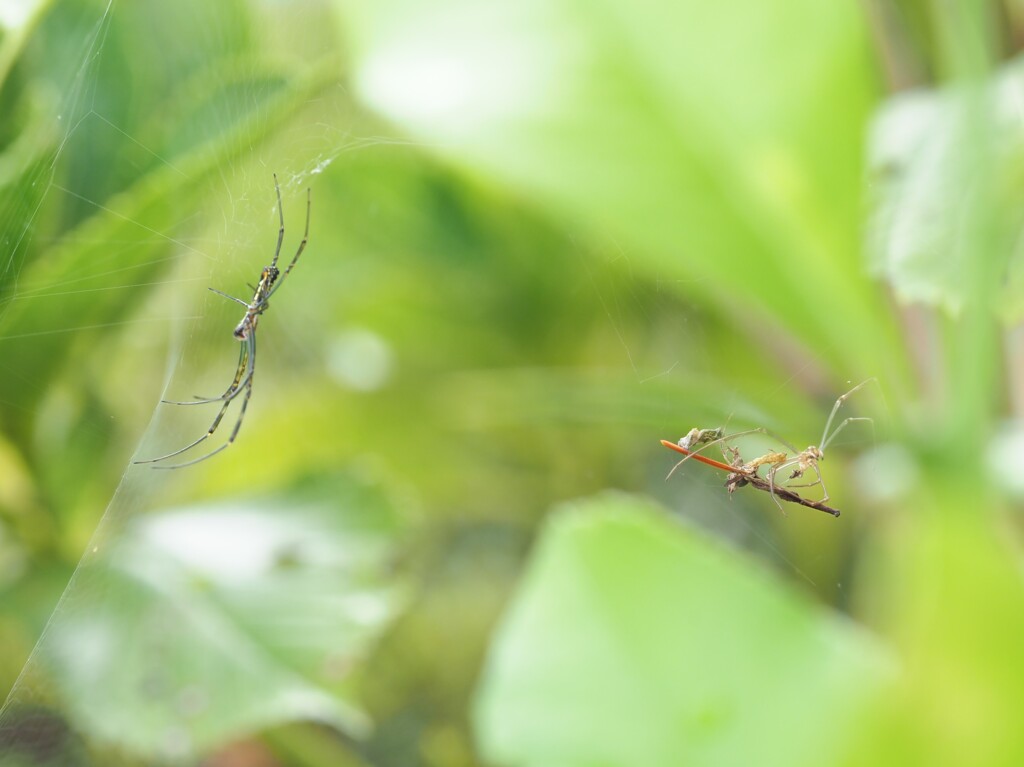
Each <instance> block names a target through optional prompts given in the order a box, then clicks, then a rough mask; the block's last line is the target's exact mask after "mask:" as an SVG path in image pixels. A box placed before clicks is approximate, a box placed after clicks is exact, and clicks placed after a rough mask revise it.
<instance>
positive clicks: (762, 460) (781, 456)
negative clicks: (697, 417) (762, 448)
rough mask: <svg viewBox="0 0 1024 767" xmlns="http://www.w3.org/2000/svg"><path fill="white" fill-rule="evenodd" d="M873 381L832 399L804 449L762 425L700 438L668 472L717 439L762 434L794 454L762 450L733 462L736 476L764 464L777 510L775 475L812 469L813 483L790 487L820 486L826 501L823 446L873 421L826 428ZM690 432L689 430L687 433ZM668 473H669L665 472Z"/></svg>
mask: <svg viewBox="0 0 1024 767" xmlns="http://www.w3.org/2000/svg"><path fill="white" fill-rule="evenodd" d="M876 380H877V379H875V378H869V379H867V380H866V381H861V382H860V383H859V384H857V385H856V386H854V387H853V388H852V389H850V390H849V391H848V392H846V394H844V395H843V396H841V397H839V399H837V400H836V403H835V405H833V406H832V412H831V413H829V415H828V420H827V421H825V429H824V430H823V431H822V433H821V441H820V442H819V443H818V444H817V445H808V446H807V447H806V448H805V449H804V450H797V449H796V448H795V447H794V446H793V445H791V444H790V443H789V442H787V441H786V440H784V439H782V438H781V437H779V436H778V435H776V434H773V433H772V432H770V431H768V429H766V428H764V427H763V426H759V427H757V428H756V429H747V430H746V431H741V432H737V433H736V434H729V435H727V436H724V437H719V438H717V439H712V440H709V441H704V442H703V444H701V445H700V446H699V447H697V448H696V449H693V450H690V451H689V454H688V455H687V456H686V457H685V458H683V459H682V460H681V461H679V463H677V464H676V465H675V466H673V467H672V471H675V470H676V469H677V468H678V467H679V466H681V465H682V464H683V463H685V462H686V461H688V460H689V459H690V458H694V457H696V456H698V454H700V453H702V452H703V451H704V450H706V449H707V448H709V447H711V446H712V445H717V444H719V443H721V442H726V443H727V442H729V441H731V440H733V439H736V438H737V437H743V436H746V435H748V434H766V435H768V436H769V437H771V438H772V439H775V440H777V441H778V442H780V443H781V444H783V445H785V446H786V448H788V449H789V450H791V451H792V452H793V453H794V455H792V456H789V455H787V454H786V453H781V452H778V451H772V452H769V453H765V454H764V455H762V456H759V457H758V458H755V459H754V460H752V461H748V462H746V463H743V464H742V465H738V462H736V461H733V463H734V465H736V473H737V474H738V475H741V477H742V475H744V474H746V475H752V474H756V473H757V470H758V468H759V467H761V466H765V465H767V466H768V471H767V473H766V475H765V478H766V479H767V480H768V485H769V489H770V492H771V496H772V500H773V501H775V505H776V506H778V507H779V509H780V510H781V509H782V504H781V503H779V499H778V498H776V497H775V475H776V474H778V473H779V472H780V471H782V470H783V469H787V468H790V467H794V468H793V472H792V473H791V474H790V475H789V477H787V478H786V482H788V481H789V480H791V479H797V478H799V477H802V476H803V475H804V474H805V473H806V472H808V471H814V474H815V476H816V477H817V478H816V479H815V480H814V481H813V482H807V483H804V484H799V485H791V487H814V486H815V485H821V491H822V494H823V495H822V498H821V501H820V503H827V502H828V500H829V494H828V489H827V488H826V487H825V480H824V479H823V478H822V476H821V469H820V468H819V467H818V463H819V462H820V461H823V460H825V448H826V447H828V446H829V445H830V444H831V443H832V441H833V440H834V439H835V438H836V436H837V435H838V434H839V432H841V431H842V430H843V429H845V428H846V427H847V426H848V425H849V424H851V423H853V422H854V421H867V422H868V423H872V424H873V423H874V421H873V420H872V419H870V418H866V417H863V416H851V417H850V418H847V419H846V420H844V421H843V422H842V423H840V424H839V425H838V426H837V427H836V428H835V429H834V430H833V431H832V432H831V433H830V432H829V430H830V429H831V428H832V421H834V420H835V417H836V413H837V412H838V411H839V408H840V407H842V405H843V403H844V402H846V400H847V399H848V398H849V397H850V395H852V394H854V393H855V392H856V391H858V390H859V389H861V388H862V387H864V386H866V385H867V384H869V383H871V382H872V381H876ZM692 433H693V432H691V434H692ZM687 436H689V435H687ZM684 439H685V438H684ZM680 445H682V440H680ZM686 447H689V446H686ZM737 455H738V454H737ZM669 475H670V476H671V472H669Z"/></svg>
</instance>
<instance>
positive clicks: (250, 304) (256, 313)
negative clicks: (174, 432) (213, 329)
mask: <svg viewBox="0 0 1024 767" xmlns="http://www.w3.org/2000/svg"><path fill="white" fill-rule="evenodd" d="M274 189H275V190H276V192H277V212H278V216H279V218H280V220H281V228H280V229H279V230H278V233H277V248H276V249H275V250H274V258H273V260H272V261H271V263H270V265H269V266H265V267H263V271H262V272H260V279H259V282H257V283H256V285H255V286H250V287H252V288H253V296H252V301H243V300H242V299H241V298H235V297H234V296H230V295H228V294H227V293H223V292H221V291H219V290H217V289H216V288H210V290H211V291H213V292H214V293H216V294H218V295H221V296H224V298H227V299H229V300H231V301H234V302H235V303H239V304H241V305H242V306H244V307H245V315H244V316H243V317H242V319H241V321H240V322H239V323H238V324H237V325H236V326H235V329H234V331H233V335H234V337H235V339H236V340H237V341H239V342H240V343H241V348H240V349H239V353H238V366H237V367H236V368H235V377H234V379H233V380H232V381H231V385H230V386H228V388H227V389H226V390H225V392H224V393H223V394H222V395H220V396H219V397H205V398H204V397H197V398H195V399H194V400H189V401H187V402H178V401H176V400H166V399H165V400H161V401H162V402H164V403H166V404H168V405H206V404H210V403H214V402H219V403H221V408H220V411H219V412H218V413H217V416H216V418H214V419H213V423H212V424H210V428H209V429H207V430H206V433H205V434H203V435H202V436H201V437H199V439H197V440H195V441H193V442H191V443H190V444H188V445H185V447H183V448H181V449H179V450H175V451H174V452H172V453H167V454H166V455H161V456H159V457H157V458H147V459H145V460H141V461H135V463H151V464H159V465H154V466H153V468H154V469H180V468H182V467H184V466H191V465H193V464H196V463H199V462H200V461H205V460H206V459H207V458H210V457H212V456H214V455H216V454H217V453H219V452H221V451H222V450H226V449H227V448H228V447H230V446H231V444H232V443H234V441H235V437H237V436H238V431H239V429H241V428H242V421H243V420H244V419H245V410H246V408H247V407H248V406H249V398H250V397H251V396H252V381H253V375H254V374H255V372H256V326H257V324H258V323H259V319H260V315H262V314H263V312H265V311H266V310H267V307H268V306H269V302H270V297H271V296H272V295H274V293H276V292H277V290H278V288H280V287H281V285H283V284H284V279H285V277H287V276H288V275H289V273H291V270H292V268H293V267H294V266H295V263H296V262H297V261H298V260H299V256H301V255H302V251H303V250H305V249H306V242H307V241H308V240H309V213H310V205H311V202H310V192H309V190H308V189H307V190H306V230H305V233H304V234H303V235H302V242H300V243H299V247H298V250H296V251H295V255H294V256H293V257H292V260H291V262H290V263H289V264H288V267H287V268H286V269H285V270H284V271H283V272H282V271H280V270H279V269H278V268H277V260H278V258H279V257H280V255H281V245H282V243H283V242H284V210H283V207H282V204H281V187H280V186H279V185H278V183H277V174H275V175H274ZM240 394H241V395H243V396H242V406H241V408H240V409H239V411H238V418H237V420H236V421H235V425H234V428H233V429H232V430H231V434H230V436H229V437H228V440H227V442H225V443H224V444H223V445H221V446H220V447H218V448H217V449H215V450H212V451H210V452H209V453H206V454H205V455H201V456H200V457H198V458H194V459H193V460H191V461H185V462H184V463H175V464H163V463H161V461H165V460H167V459H168V458H173V457H174V456H176V455H181V454H182V453H184V452H187V451H188V450H191V449H192V448H194V447H196V446H197V445H198V444H200V443H201V442H204V441H205V440H207V439H208V438H210V437H211V436H213V433H214V432H215V431H217V427H218V426H220V422H221V421H222V420H223V419H224V415H225V414H226V413H227V410H228V406H230V405H231V403H232V402H233V401H234V400H235V398H236V397H238V395H240Z"/></svg>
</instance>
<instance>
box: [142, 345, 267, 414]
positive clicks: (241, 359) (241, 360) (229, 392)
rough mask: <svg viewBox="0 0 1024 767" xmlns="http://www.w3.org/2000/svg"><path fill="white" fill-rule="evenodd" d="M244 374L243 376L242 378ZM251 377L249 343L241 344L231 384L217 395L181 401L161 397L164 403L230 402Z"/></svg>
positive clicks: (202, 403) (206, 403)
mask: <svg viewBox="0 0 1024 767" xmlns="http://www.w3.org/2000/svg"><path fill="white" fill-rule="evenodd" d="M243 376H244V378H243ZM251 377H252V370H251V369H250V367H249V344H248V343H246V344H242V345H241V346H240V348H239V350H238V367H237V368H236V369H235V378H234V380H232V382H231V385H230V386H229V387H228V388H227V389H226V390H225V391H224V393H223V394H221V395H220V396H219V397H196V398H195V399H191V400H187V401H185V402H182V401H180V400H173V399H162V400H160V401H161V402H163V403H164V404H166V405H208V404H210V403H211V402H230V401H231V400H233V399H234V398H235V397H237V396H238V394H239V392H240V391H241V390H242V389H243V388H244V387H245V385H246V384H247V383H249V379H250V378H251Z"/></svg>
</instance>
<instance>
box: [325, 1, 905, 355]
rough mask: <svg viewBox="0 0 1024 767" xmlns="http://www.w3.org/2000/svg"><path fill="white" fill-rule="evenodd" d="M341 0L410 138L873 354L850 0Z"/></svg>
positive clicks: (849, 348) (652, 264)
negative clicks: (747, 1) (747, 3)
mask: <svg viewBox="0 0 1024 767" xmlns="http://www.w3.org/2000/svg"><path fill="white" fill-rule="evenodd" d="M340 5H342V6H343V7H344V8H345V11H346V20H347V21H348V22H349V24H350V27H349V32H350V36H351V38H352V39H353V41H354V47H355V50H356V54H357V62H358V63H357V68H356V84H357V87H358V91H359V93H360V94H361V95H362V97H363V98H364V99H365V100H366V101H367V103H368V104H370V105H371V106H372V107H374V108H376V109H377V110H378V111H380V112H381V113H383V114H384V115H386V116H387V117H388V118H390V119H392V120H394V121H396V122H398V123H399V124H401V125H402V126H403V127H404V128H405V129H407V130H408V131H409V132H410V133H412V134H413V135H414V136H417V137H419V138H422V139H424V140H425V141H428V142H430V144H431V146H433V147H436V149H437V151H439V152H441V153H443V154H445V155H448V156H450V157H451V158H453V159H454V160H455V161H457V162H459V163H460V164H463V165H466V166H469V167H471V168H473V169H474V170H479V171H483V172H484V173H486V174H487V175H489V176H491V177H492V178H494V179H496V180H498V181H500V182H502V183H504V184H507V185H509V186H511V187H513V188H515V189H516V190H517V191H518V192H520V193H521V194H522V195H523V196H525V197H527V198H528V199H530V200H532V201H534V202H535V203H536V204H537V205H538V206H539V207H542V208H543V209H544V210H545V211H546V212H547V213H548V215H551V216H553V217H556V218H561V219H562V220H563V222H565V221H572V220H576V221H582V222H584V223H586V224H587V225H589V226H590V227H592V228H593V229H594V230H595V232H597V233H599V234H602V235H611V236H613V237H614V238H616V240H617V241H618V242H620V243H621V245H622V246H623V247H624V248H625V249H627V250H629V252H630V254H631V256H633V258H634V263H636V264H637V265H638V266H639V267H641V268H645V269H648V270H650V271H651V272H652V273H654V274H657V275H658V277H659V278H667V280H668V283H669V284H676V285H682V288H681V289H683V290H688V291H691V292H693V291H696V293H695V294H696V295H697V296H698V297H699V298H701V299H702V300H713V301H716V302H718V303H719V304H720V305H722V306H724V307H726V308H727V309H729V310H730V311H743V312H745V313H749V312H751V311H753V312H755V314H756V315H760V317H761V319H765V317H764V315H765V313H770V314H771V316H772V318H773V320H774V321H777V322H782V323H783V324H784V325H786V326H787V327H788V328H789V329H790V330H791V331H793V332H794V333H795V334H796V335H797V336H798V337H800V338H801V339H803V340H804V341H805V342H806V343H808V344H810V345H813V346H814V347H815V348H816V350H817V351H818V352H819V353H821V354H822V355H824V356H828V357H831V358H833V359H845V360H846V361H847V362H850V363H856V364H859V365H861V366H864V367H865V368H868V364H869V361H870V364H871V365H875V366H877V359H878V353H879V348H880V346H882V345H884V338H885V337H886V334H887V331H886V330H885V328H884V320H882V319H881V318H882V317H883V316H884V314H883V312H881V311H878V309H879V307H878V305H877V304H876V303H875V298H874V294H873V290H872V288H871V286H870V284H869V283H868V282H867V281H866V280H865V279H864V273H863V269H862V267H861V263H860V254H859V248H858V247H857V243H858V240H859V229H858V226H859V222H858V208H859V204H858V196H859V192H858V190H859V188H860V184H861V170H860V163H859V158H860V156H861V145H862V130H863V126H864V124H865V122H866V119H867V115H868V110H869V106H870V102H871V99H872V95H873V87H874V86H873V78H872V76H871V74H870V70H869V68H868V67H867V66H866V62H865V60H864V30H863V26H862V21H861V18H860V15H859V9H858V7H857V5H856V4H855V3H852V2H838V3H820V2H817V1H816V0H799V2H795V3H794V2H791V3H788V4H786V5H785V7H782V6H780V5H779V4H758V5H754V6H751V7H747V8H745V9H744V12H743V14H736V13H735V11H734V9H732V8H729V7H727V6H724V5H716V4H707V3H702V2H695V1H693V0H690V1H688V2H683V3H675V4H666V3H663V2H656V1H654V0H647V1H645V2H641V3H630V4H625V3H617V2H607V1H606V2H596V3H578V2H573V0H558V1H557V2H548V1H544V2H542V1H540V0H533V1H532V2H512V1H511V0H506V1H505V2H497V3H486V4H484V5H480V4H478V3H473V2H470V0H445V1H444V2H441V3H431V4H429V5H423V4H421V3H415V2H408V1H407V0H391V1H390V2H384V3H374V4H369V3H351V2H344V0H341V2H340ZM794 38H798V39H799V40H800V45H793V44H792V41H793V40H794ZM838 93H841V94H842V98H841V99H837V98H835V94H838ZM634 248H635V249H636V250H635V251H634ZM677 280H678V282H677ZM826 317H829V318H833V319H838V320H839V321H838V322H836V321H832V322H825V321H823V320H824V318H826ZM851 325H853V326H855V327H857V328H858V333H857V334H854V335H851V334H849V333H848V332H846V328H848V327H850V326H851Z"/></svg>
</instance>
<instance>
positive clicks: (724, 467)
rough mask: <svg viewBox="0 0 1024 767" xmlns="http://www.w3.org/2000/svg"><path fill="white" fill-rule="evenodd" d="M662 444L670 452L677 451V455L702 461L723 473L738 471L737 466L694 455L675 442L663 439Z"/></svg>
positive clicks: (698, 454)
mask: <svg viewBox="0 0 1024 767" xmlns="http://www.w3.org/2000/svg"><path fill="white" fill-rule="evenodd" d="M661 444H663V445H664V446H665V447H667V448H668V449H669V450H675V451H676V452H677V453H682V454H683V455H689V456H692V457H693V460H695V461H700V462H701V463H706V464H707V465H708V466H714V467H715V468H716V469H721V470H722V471H727V472H729V473H730V474H732V473H733V472H735V471H737V469H736V467H735V466H730V465H729V464H727V463H722V462H721V461H716V460H715V459H714V458H708V457H706V456H703V455H701V454H700V453H692V452H690V451H689V450H687V449H686V448H685V447H683V446H682V445H677V444H676V443H675V442H669V441H668V440H667V439H663V440H662V441H661Z"/></svg>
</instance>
